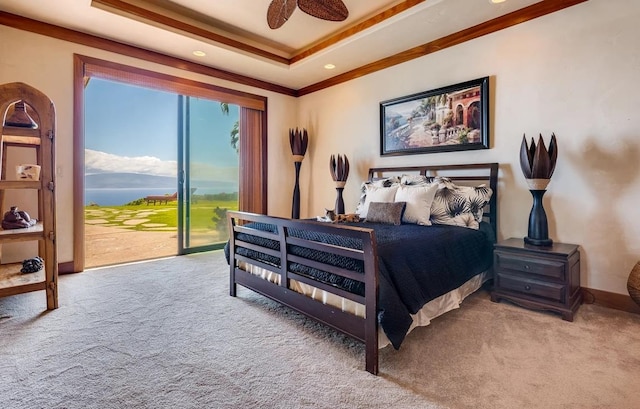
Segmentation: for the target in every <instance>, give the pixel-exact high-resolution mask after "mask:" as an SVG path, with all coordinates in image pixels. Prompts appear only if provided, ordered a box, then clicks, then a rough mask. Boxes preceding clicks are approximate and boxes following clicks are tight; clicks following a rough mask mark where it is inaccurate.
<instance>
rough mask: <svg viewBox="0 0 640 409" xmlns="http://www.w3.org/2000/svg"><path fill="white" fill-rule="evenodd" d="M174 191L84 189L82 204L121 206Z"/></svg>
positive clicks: (229, 190) (210, 190) (204, 191)
mask: <svg viewBox="0 0 640 409" xmlns="http://www.w3.org/2000/svg"><path fill="white" fill-rule="evenodd" d="M237 191H238V188H237V187H235V188H229V187H228V186H227V187H226V189H225V188H224V187H220V188H218V189H216V188H206V189H200V188H199V189H197V190H196V192H195V194H197V195H204V194H216V193H233V192H237ZM175 192H176V189H175V188H174V189H173V190H172V189H171V188H154V187H152V188H121V189H113V188H104V189H85V191H84V204H85V206H88V205H90V204H97V205H99V206H122V205H124V204H127V203H129V202H132V201H134V200H136V199H141V198H144V197H146V196H150V195H165V194H167V195H172V194H174V193H175Z"/></svg>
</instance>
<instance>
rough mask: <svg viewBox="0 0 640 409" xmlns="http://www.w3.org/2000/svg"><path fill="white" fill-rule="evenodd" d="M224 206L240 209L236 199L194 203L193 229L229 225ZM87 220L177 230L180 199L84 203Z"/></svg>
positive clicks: (131, 227) (207, 228)
mask: <svg viewBox="0 0 640 409" xmlns="http://www.w3.org/2000/svg"><path fill="white" fill-rule="evenodd" d="M216 209H217V210H218V211H217V212H216ZM225 209H226V210H237V209H238V202H237V200H206V199H198V200H197V201H196V202H195V203H192V204H191V220H190V227H191V229H192V230H210V231H214V230H218V229H219V228H220V227H222V226H221V224H225V226H226V219H225V217H224V210H225ZM221 219H222V220H221ZM85 223H87V224H96V225H102V226H114V227H115V226H117V227H124V228H127V229H131V230H141V231H154V230H156V231H157V230H164V231H167V230H172V229H173V230H175V229H177V227H178V205H177V202H169V203H167V204H156V205H152V204H151V205H147V204H145V203H144V202H143V203H141V204H127V205H124V206H85Z"/></svg>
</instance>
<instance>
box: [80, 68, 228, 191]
mask: <svg viewBox="0 0 640 409" xmlns="http://www.w3.org/2000/svg"><path fill="white" fill-rule="evenodd" d="M229 111H230V112H229V115H224V114H223V113H222V110H221V109H220V103H219V102H216V101H210V100H205V99H198V98H191V101H190V114H191V118H190V124H191V132H190V135H191V137H190V141H191V142H190V143H191V147H192V149H191V162H192V166H191V168H190V169H191V170H192V172H193V174H192V177H193V176H195V174H196V173H197V174H198V175H201V176H202V177H205V178H207V179H211V178H214V179H224V180H229V178H230V177H235V178H236V179H237V177H238V176H237V173H238V154H237V152H236V151H235V149H233V148H232V147H231V144H230V142H229V141H230V136H229V134H230V132H231V129H232V128H233V125H234V123H235V122H236V121H237V119H238V116H239V108H238V106H235V105H230V106H229ZM177 144H178V95H177V94H173V93H169V92H164V91H158V90H153V89H148V88H143V87H137V86H132V85H129V84H123V83H119V82H114V81H108V80H102V79H98V78H91V80H90V81H89V84H88V85H87V87H86V89H85V166H86V168H87V172H90V173H103V172H104V173H107V172H108V173H111V172H128V173H143V174H150V175H159V176H175V175H176V172H177V171H176V168H177V152H178V148H177Z"/></svg>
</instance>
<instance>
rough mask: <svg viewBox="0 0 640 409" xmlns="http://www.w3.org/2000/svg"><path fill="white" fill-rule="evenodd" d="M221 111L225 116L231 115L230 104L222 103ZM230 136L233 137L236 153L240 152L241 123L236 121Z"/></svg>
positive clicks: (232, 141) (232, 142) (233, 146)
mask: <svg viewBox="0 0 640 409" xmlns="http://www.w3.org/2000/svg"><path fill="white" fill-rule="evenodd" d="M220 110H221V111H222V113H223V114H224V115H229V103H228V102H221V103H220ZM229 136H230V137H231V147H232V148H233V149H235V150H236V152H238V150H239V146H238V142H240V121H236V123H235V124H233V128H231V132H230V133H229Z"/></svg>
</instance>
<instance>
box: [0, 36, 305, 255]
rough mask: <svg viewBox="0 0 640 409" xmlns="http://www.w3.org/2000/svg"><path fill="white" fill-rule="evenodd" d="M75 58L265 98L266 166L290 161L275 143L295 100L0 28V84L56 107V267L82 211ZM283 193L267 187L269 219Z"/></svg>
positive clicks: (283, 203) (290, 119) (291, 118)
mask: <svg viewBox="0 0 640 409" xmlns="http://www.w3.org/2000/svg"><path fill="white" fill-rule="evenodd" d="M74 53H77V54H82V55H86V56H90V57H95V58H101V59H104V60H108V61H114V62H118V63H122V64H127V65H131V66H135V67H140V68H144V69H148V70H153V71H156V72H162V73H166V74H170V75H174V76H178V77H183V78H189V79H192V80H196V81H201V82H205V83H210V84H215V85H219V86H223V87H227V88H232V89H236V90H240V91H245V92H250V93H253V94H258V95H263V96H266V97H267V98H268V108H267V109H268V111H267V112H268V119H267V120H268V135H269V142H268V155H269V156H268V161H269V163H270V164H279V163H282V162H283V161H288V160H289V156H290V155H291V153H290V152H288V151H287V150H285V149H284V148H283V147H282V143H281V141H280V139H282V140H286V138H287V132H288V129H289V127H291V126H295V123H294V122H295V115H296V99H295V98H293V97H288V96H284V95H281V94H276V93H273V92H268V91H265V90H262V89H257V88H253V87H247V86H243V85H240V84H236V83H233V82H229V81H223V80H219V79H217V78H211V77H207V76H204V75H200V74H194V73H191V72H188V71H183V70H178V69H173V68H169V67H166V66H162V65H159V64H154V63H149V62H146V61H141V60H138V59H135V58H130V57H124V56H121V55H118V54H114V53H110V52H106V51H102V50H97V49H94V48H90V47H85V46H81V45H77V44H73V43H69V42H65V41H61V40H57V39H53V38H49V37H45V36H41V35H38V34H33V33H29V32H25V31H20V30H16V29H13V28H9V27H6V26H2V25H0V83H7V82H16V81H20V82H24V83H27V84H29V85H31V86H33V87H35V88H37V89H39V90H40V91H42V92H44V93H45V94H46V95H47V96H48V97H49V98H51V99H52V100H53V102H54V104H55V106H56V113H57V141H56V161H57V192H56V194H57V205H56V213H57V219H56V221H57V228H58V234H57V237H58V261H59V262H66V261H71V260H72V259H73V225H72V217H73V212H74V211H83V209H74V208H73V203H72V202H73V150H74V147H73V54H74ZM287 144H288V142H287ZM287 149H288V148H287ZM285 155H286V156H285ZM276 169H277V166H276ZM282 189H283V186H282V185H280V184H273V185H272V184H270V186H269V191H268V200H269V212H270V213H277V212H278V210H279V209H284V208H286V207H287V206H288V207H289V208H290V207H291V196H290V193H288V194H283V193H282V192H281V190H282ZM7 205H8V204H7ZM289 211H290V210H289ZM5 247H6V245H5ZM5 250H6V251H9V250H8V249H5Z"/></svg>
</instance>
